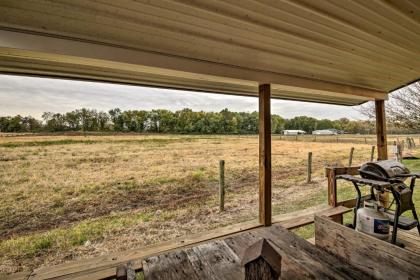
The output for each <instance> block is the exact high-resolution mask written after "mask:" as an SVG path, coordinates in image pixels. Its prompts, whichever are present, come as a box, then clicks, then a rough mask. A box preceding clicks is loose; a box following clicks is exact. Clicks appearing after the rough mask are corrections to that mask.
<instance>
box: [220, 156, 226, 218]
mask: <svg viewBox="0 0 420 280" xmlns="http://www.w3.org/2000/svg"><path fill="white" fill-rule="evenodd" d="M219 203H220V204H219V210H220V212H222V211H224V210H225V161H224V160H220V161H219Z"/></svg>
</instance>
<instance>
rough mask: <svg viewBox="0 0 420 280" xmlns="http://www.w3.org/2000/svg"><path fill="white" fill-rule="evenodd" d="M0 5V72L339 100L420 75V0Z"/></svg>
mask: <svg viewBox="0 0 420 280" xmlns="http://www.w3.org/2000/svg"><path fill="white" fill-rule="evenodd" d="M238 3H239V2H237V1H235V0H226V1H207V0H197V1H187V0H179V1H146V0H144V1H143V0H139V1H130V0H121V1H112V0H98V1H84V0H62V1H49V0H44V1H35V0H29V1H13V0H4V1H1V3H0V71H1V72H3V73H15V74H16V73H20V74H29V75H47V76H56V77H67V78H80V79H91V80H102V81H111V82H122V83H132V84H140V85H152V86H161V87H169V88H180V89H188V90H198V91H210V92H220V93H228V94H241V95H252V96H256V95H257V94H258V90H257V86H258V84H259V83H271V84H272V97H273V98H283V99H292V100H302V101H313V102H322V103H334V104H343V105H355V104H360V103H363V102H365V101H368V100H373V99H386V98H387V93H388V92H390V91H392V90H394V89H396V88H399V87H401V86H404V85H406V84H409V83H410V82H412V81H414V80H417V79H419V78H420V60H419V59H418V58H419V57H420V48H419V46H420V33H419V32H418V30H419V28H420V2H418V1H409V0H390V1H362V0H355V1H331V2H330V1H311V0H300V1H287V0H284V1H264V0H260V1H254V0H243V1H240V5H238Z"/></svg>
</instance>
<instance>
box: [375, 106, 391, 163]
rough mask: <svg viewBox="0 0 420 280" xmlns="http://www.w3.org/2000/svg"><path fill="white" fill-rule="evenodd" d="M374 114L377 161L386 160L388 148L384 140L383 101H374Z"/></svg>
mask: <svg viewBox="0 0 420 280" xmlns="http://www.w3.org/2000/svg"><path fill="white" fill-rule="evenodd" d="M375 112H376V139H377V146H378V160H385V159H388V148H387V139H386V119H385V101H384V100H376V101H375Z"/></svg>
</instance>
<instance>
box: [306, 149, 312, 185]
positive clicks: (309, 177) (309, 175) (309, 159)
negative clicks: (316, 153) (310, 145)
mask: <svg viewBox="0 0 420 280" xmlns="http://www.w3.org/2000/svg"><path fill="white" fill-rule="evenodd" d="M311 180H312V152H309V153H308V177H307V179H306V182H307V183H310V182H311Z"/></svg>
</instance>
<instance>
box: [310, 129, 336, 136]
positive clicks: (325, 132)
mask: <svg viewBox="0 0 420 280" xmlns="http://www.w3.org/2000/svg"><path fill="white" fill-rule="evenodd" d="M312 134H314V135H338V134H340V131H339V130H337V129H335V128H331V129H320V130H314V131H312Z"/></svg>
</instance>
